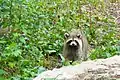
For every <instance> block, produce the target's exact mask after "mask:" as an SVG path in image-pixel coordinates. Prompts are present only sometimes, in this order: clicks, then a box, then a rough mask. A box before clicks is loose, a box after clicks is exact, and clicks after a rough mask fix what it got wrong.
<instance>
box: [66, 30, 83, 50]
mask: <svg viewBox="0 0 120 80" xmlns="http://www.w3.org/2000/svg"><path fill="white" fill-rule="evenodd" d="M64 38H65V43H66V45H67V46H69V47H76V48H78V47H80V48H82V34H81V33H80V32H78V31H74V32H71V33H65V34H64Z"/></svg>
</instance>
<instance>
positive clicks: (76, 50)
mask: <svg viewBox="0 0 120 80" xmlns="http://www.w3.org/2000/svg"><path fill="white" fill-rule="evenodd" d="M64 38H65V39H64V46H63V56H64V57H65V59H67V60H70V61H76V60H80V61H81V60H87V53H88V42H87V38H86V37H85V35H84V34H83V32H82V31H80V30H78V29H73V30H71V31H70V32H68V33H65V34H64Z"/></svg>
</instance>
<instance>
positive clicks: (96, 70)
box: [33, 56, 120, 80]
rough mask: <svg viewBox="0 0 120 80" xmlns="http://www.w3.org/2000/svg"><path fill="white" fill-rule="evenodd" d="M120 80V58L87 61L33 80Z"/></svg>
mask: <svg viewBox="0 0 120 80" xmlns="http://www.w3.org/2000/svg"><path fill="white" fill-rule="evenodd" d="M48 78H49V79H57V80H116V79H117V80H119V79H120V56H114V57H111V58H107V59H98V60H94V61H91V60H90V61H86V62H82V63H81V64H78V65H75V66H64V67H62V68H60V69H56V68H55V69H53V70H48V71H45V72H43V73H41V74H40V75H38V76H37V77H36V78H34V79H33V80H46V79H48Z"/></svg>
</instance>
